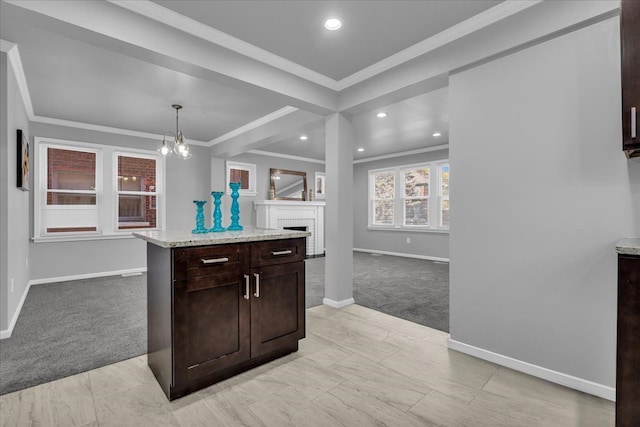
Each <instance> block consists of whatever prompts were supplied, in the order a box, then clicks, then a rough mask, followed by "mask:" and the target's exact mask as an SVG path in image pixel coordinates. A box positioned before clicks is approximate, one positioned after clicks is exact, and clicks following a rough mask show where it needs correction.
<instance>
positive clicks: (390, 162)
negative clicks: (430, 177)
mask: <svg viewBox="0 0 640 427" xmlns="http://www.w3.org/2000/svg"><path fill="white" fill-rule="evenodd" d="M448 156H449V152H448V150H439V151H432V152H429V153H422V154H417V155H412V156H403V157H395V158H392V159H384V160H377V161H374V162H367V163H358V164H356V165H354V166H353V181H354V191H353V194H354V201H353V203H354V206H353V215H354V224H353V246H354V247H355V248H359V249H370V250H379V251H386V252H396V253H402V254H411V255H421V256H428V257H435V258H449V234H448V233H430V232H415V231H382V230H368V229H367V224H368V203H369V201H368V194H369V187H368V185H369V184H368V180H369V171H370V170H372V169H382V168H386V167H394V166H402V165H411V164H415V163H420V162H431V161H435V160H443V159H446V158H447V157H448ZM454 173H455V171H452V174H454ZM407 237H409V238H411V243H407Z"/></svg>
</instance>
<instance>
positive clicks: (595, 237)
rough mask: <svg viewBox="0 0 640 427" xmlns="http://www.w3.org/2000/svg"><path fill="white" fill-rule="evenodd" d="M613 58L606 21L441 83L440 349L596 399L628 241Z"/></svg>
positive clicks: (631, 232) (609, 373)
mask: <svg viewBox="0 0 640 427" xmlns="http://www.w3.org/2000/svg"><path fill="white" fill-rule="evenodd" d="M619 52H620V46H619V27H618V18H617V17H616V18H614V19H608V20H606V21H604V22H600V23H597V24H594V25H592V26H589V27H586V28H583V29H580V30H578V31H575V32H572V33H569V34H567V35H564V36H561V37H559V38H556V39H553V40H550V41H547V42H545V43H542V44H539V45H536V46H533V47H530V48H528V49H526V50H523V51H520V52H517V53H514V54H512V55H510V56H507V57H504V58H501V59H497V60H495V61H493V62H490V63H487V64H485V65H482V66H479V67H477V68H473V69H470V70H468V71H464V72H461V73H460V74H456V75H453V76H451V78H450V96H451V98H450V102H449V105H450V106H451V111H450V159H451V168H452V171H455V172H454V173H452V177H451V191H452V193H451V234H450V245H451V247H450V254H451V267H450V268H451V270H450V273H451V276H450V280H451V289H450V300H451V302H450V312H451V315H450V316H451V317H450V324H451V338H452V340H455V341H457V342H460V343H463V344H466V345H471V346H475V347H478V348H479V349H480V350H488V351H491V352H494V353H498V354H499V355H503V356H508V357H511V358H514V359H517V360H519V361H524V362H528V363H530V364H533V365H537V366H538V367H543V368H546V369H550V370H552V371H557V372H559V373H563V374H567V375H571V376H575V377H577V378H579V379H584V380H587V381H592V382H594V383H596V388H597V386H598V385H602V386H604V389H606V388H607V387H615V354H616V289H617V288H616V275H617V271H616V268H617V267H616V253H615V243H616V241H617V240H618V239H620V238H622V237H625V236H638V235H639V233H640V211H639V207H640V202H639V200H640V163H638V162H633V161H628V160H626V159H625V157H624V155H623V153H622V152H621V129H620V127H621V125H620V54H619ZM605 391H606V390H605ZM609 391H610V389H609ZM605 394H606V393H605Z"/></svg>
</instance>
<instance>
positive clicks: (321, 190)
mask: <svg viewBox="0 0 640 427" xmlns="http://www.w3.org/2000/svg"><path fill="white" fill-rule="evenodd" d="M325 178H326V176H325V174H324V173H323V172H316V199H324V198H325V195H326V193H325V180H326V179H325Z"/></svg>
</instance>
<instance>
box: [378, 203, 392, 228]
mask: <svg viewBox="0 0 640 427" xmlns="http://www.w3.org/2000/svg"><path fill="white" fill-rule="evenodd" d="M374 210H375V213H374V217H373V223H374V224H378V225H393V200H376V201H375V202H374Z"/></svg>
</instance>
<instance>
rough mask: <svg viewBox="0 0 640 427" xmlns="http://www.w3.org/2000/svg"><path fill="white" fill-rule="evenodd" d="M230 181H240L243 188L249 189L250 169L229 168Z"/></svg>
mask: <svg viewBox="0 0 640 427" xmlns="http://www.w3.org/2000/svg"><path fill="white" fill-rule="evenodd" d="M229 182H239V183H240V189H241V190H248V189H249V171H248V170H244V169H229Z"/></svg>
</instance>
